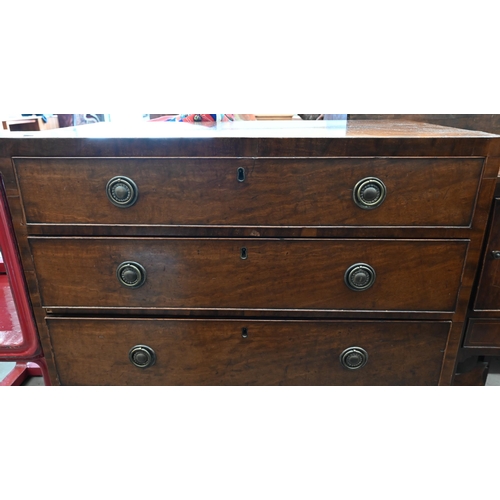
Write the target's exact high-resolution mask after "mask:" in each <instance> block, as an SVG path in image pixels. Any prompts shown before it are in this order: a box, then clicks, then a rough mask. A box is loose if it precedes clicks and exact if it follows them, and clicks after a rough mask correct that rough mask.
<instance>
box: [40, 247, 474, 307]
mask: <svg viewBox="0 0 500 500" xmlns="http://www.w3.org/2000/svg"><path fill="white" fill-rule="evenodd" d="M30 244H31V248H32V253H33V258H34V262H35V268H36V270H37V274H38V276H39V286H40V291H41V295H42V303H43V304H44V305H45V306H46V307H49V308H55V307H87V308H88V307H92V306H94V307H133V308H137V307H144V308H172V309H183V308H188V309H219V308H228V309H271V310H273V309H276V310H286V309H306V310H307V309H317V310H347V309H348V310H358V311H362V310H367V311H371V310H398V311H450V312H453V311H454V310H455V306H456V301H457V295H458V291H459V288H460V283H461V277H462V273H463V266H464V261H465V256H466V252H467V248H468V242H467V241H425V240H424V241H407V240H393V241H385V240H382V241H378V240H347V241H346V240H333V241H329V240H321V241H318V240H281V241H279V240H278V241H276V240H238V239H230V240H211V239H199V240H192V239H181V240H177V239H162V238H156V239H136V238H129V239H116V238H115V239H107V238H100V239H93V238H86V239H79V238H57V239H51V238H30ZM243 248H244V249H245V252H246V255H247V258H246V259H245V260H242V258H241V252H242V249H243ZM126 261H132V262H138V263H139V264H141V265H142V266H143V267H144V268H145V270H146V273H147V279H146V283H145V284H144V285H143V286H141V287H140V288H137V289H129V288H126V287H125V286H123V285H122V284H120V283H119V281H118V279H117V277H116V270H117V268H118V266H119V265H120V264H121V263H122V262H126ZM357 263H366V264H368V265H370V266H372V267H373V268H374V270H375V272H376V281H375V284H374V285H373V286H372V287H371V288H370V289H368V290H365V291H353V290H350V289H349V288H348V287H347V286H346V285H345V283H344V276H345V273H346V271H347V269H348V268H349V267H350V266H352V265H354V264H357Z"/></svg>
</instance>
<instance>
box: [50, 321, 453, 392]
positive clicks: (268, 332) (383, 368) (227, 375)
mask: <svg viewBox="0 0 500 500" xmlns="http://www.w3.org/2000/svg"><path fill="white" fill-rule="evenodd" d="M48 324H49V330H50V335H51V338H52V340H53V343H54V351H55V353H56V358H57V360H58V361H57V366H58V371H59V374H60V377H61V382H62V383H63V384H68V385H79V384H84V385H101V384H111V385H118V384H124V385H384V384H389V385H431V384H437V382H438V379H439V374H440V368H441V363H442V359H443V351H444V348H445V344H446V338H447V335H448V331H449V328H450V324H449V323H446V322H443V323H439V322H435V323H432V322H396V321H395V322H366V321H359V322H340V321H336V322H329V321H326V322H325V321H307V322H294V321H208V320H205V321H203V320H184V321H179V320H112V321H110V320H104V319H94V318H92V319H83V318H82V319H57V318H53V319H52V318H50V319H48ZM243 328H245V329H246V331H247V335H248V337H247V338H243V336H242V330H243ZM135 345H147V346H149V347H151V348H152V349H153V350H154V351H155V352H156V356H157V360H156V364H155V365H153V366H151V367H149V368H146V369H142V368H137V367H136V366H134V365H133V364H132V363H131V362H130V360H129V357H128V353H129V350H130V349H131V348H132V347H134V346H135ZM350 347H361V348H363V349H365V350H366V352H367V353H368V362H367V364H366V365H365V366H364V367H363V368H360V369H358V370H349V369H346V368H344V367H343V366H342V365H341V364H340V360H339V357H340V355H341V354H342V352H343V351H344V350H345V349H347V348H350Z"/></svg>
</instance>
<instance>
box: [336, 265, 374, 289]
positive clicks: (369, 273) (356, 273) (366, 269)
mask: <svg viewBox="0 0 500 500" xmlns="http://www.w3.org/2000/svg"><path fill="white" fill-rule="evenodd" d="M376 278H377V274H376V273H375V269H373V267H372V266H369V265H368V264H354V265H352V266H351V267H350V268H349V269H347V271H346V272H345V275H344V282H345V284H346V285H347V286H348V287H349V288H350V289H351V290H354V291H355V292H362V291H364V290H368V288H371V287H372V286H373V284H374V283H375V280H376Z"/></svg>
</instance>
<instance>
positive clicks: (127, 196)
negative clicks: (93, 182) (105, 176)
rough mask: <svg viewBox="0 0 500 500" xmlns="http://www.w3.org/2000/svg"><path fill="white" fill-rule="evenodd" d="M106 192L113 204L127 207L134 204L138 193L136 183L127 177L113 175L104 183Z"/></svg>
mask: <svg viewBox="0 0 500 500" xmlns="http://www.w3.org/2000/svg"><path fill="white" fill-rule="evenodd" d="M106 194H107V196H108V199H109V201H110V202H111V203H113V205H116V206H117V207H120V208H128V207H131V206H132V205H134V204H135V202H136V201H137V197H138V195H139V190H138V188H137V185H136V184H135V182H134V181H133V180H132V179H129V178H128V177H121V176H118V177H113V178H112V179H110V180H109V182H108V184H107V185H106Z"/></svg>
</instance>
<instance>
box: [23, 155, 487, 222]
mask: <svg viewBox="0 0 500 500" xmlns="http://www.w3.org/2000/svg"><path fill="white" fill-rule="evenodd" d="M483 163H484V161H483V160H482V159H481V158H474V159H470V158H410V159H408V158H348V159H343V158H331V159H320V160H318V159H288V158H286V159H267V158H258V159H241V158H231V159H219V158H218V159H192V158H189V159H185V158H161V159H140V158H139V159H130V158H126V159H99V158H93V159H75V158H63V159H44V158H38V159H36V158H35V159H33V158H29V159H16V160H15V166H16V170H17V174H18V178H19V183H20V187H21V191H22V196H23V203H24V207H25V210H26V219H27V222H28V223H30V224H39V223H43V224H47V223H50V224H55V223H57V224H94V225H95V224H108V225H116V224H121V225H134V226H137V225H167V226H168V225H171V226H183V225H187V226H192V225H196V226H207V225H208V226H210V225H216V226H226V227H227V226H254V227H259V226H298V227H303V226H310V227H314V226H430V227H432V226H463V227H467V226H469V225H470V223H471V220H472V213H473V209H474V206H475V201H476V196H477V191H478V187H479V181H480V178H481V172H482V169H483ZM238 169H244V174H243V175H244V180H243V181H240V180H238ZM115 176H126V177H129V178H131V179H132V180H133V181H134V182H135V184H136V185H137V187H138V191H139V198H138V201H137V203H136V204H135V205H134V206H132V207H129V208H125V209H124V208H119V207H115V206H114V205H113V204H112V203H111V202H110V201H109V200H108V198H107V196H106V184H107V183H108V181H109V180H110V179H111V178H113V177H115ZM371 177H375V178H378V179H380V180H381V181H382V182H383V183H384V184H385V186H386V188H387V197H386V199H385V201H384V202H383V203H382V205H381V206H380V207H378V208H376V209H374V210H364V209H362V208H360V207H359V206H358V205H356V203H355V202H354V200H353V190H354V188H355V186H356V184H357V183H358V182H359V181H361V180H362V179H366V178H371Z"/></svg>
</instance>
